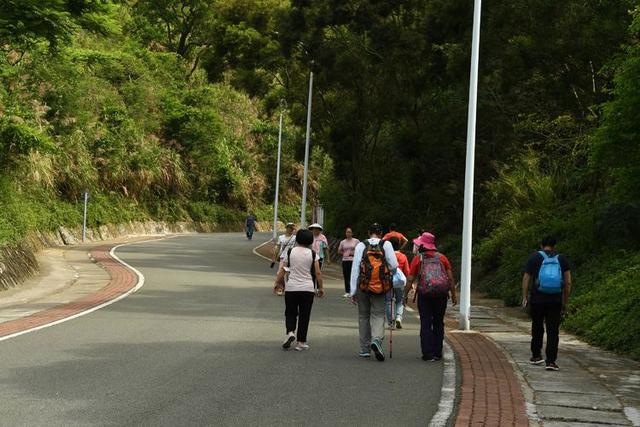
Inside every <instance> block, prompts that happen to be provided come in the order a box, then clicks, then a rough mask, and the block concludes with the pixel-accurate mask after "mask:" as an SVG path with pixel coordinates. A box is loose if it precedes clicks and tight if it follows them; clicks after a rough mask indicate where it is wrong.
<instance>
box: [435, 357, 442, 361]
mask: <svg viewBox="0 0 640 427" xmlns="http://www.w3.org/2000/svg"><path fill="white" fill-rule="evenodd" d="M438 360H442V356H433V361H434V362H437V361H438Z"/></svg>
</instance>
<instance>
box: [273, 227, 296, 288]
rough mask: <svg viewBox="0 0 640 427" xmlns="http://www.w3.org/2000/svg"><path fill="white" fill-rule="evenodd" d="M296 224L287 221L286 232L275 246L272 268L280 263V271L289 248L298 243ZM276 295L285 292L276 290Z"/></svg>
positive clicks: (280, 236)
mask: <svg viewBox="0 0 640 427" xmlns="http://www.w3.org/2000/svg"><path fill="white" fill-rule="evenodd" d="M295 230H296V225H295V224H294V223H292V222H289V223H287V225H286V226H285V231H284V234H281V235H279V236H278V240H277V241H276V245H275V246H274V247H273V260H272V262H271V268H273V266H274V265H276V263H278V271H280V269H281V268H282V266H283V265H284V257H285V256H286V255H287V252H288V251H289V249H291V248H292V247H294V246H295V245H296V235H295V233H294V232H295ZM276 295H278V296H283V295H284V292H282V291H279V292H276Z"/></svg>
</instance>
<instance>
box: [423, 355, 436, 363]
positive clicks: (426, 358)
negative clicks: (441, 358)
mask: <svg viewBox="0 0 640 427" xmlns="http://www.w3.org/2000/svg"><path fill="white" fill-rule="evenodd" d="M422 360H424V361H425V362H435V361H436V358H435V357H433V356H424V355H423V356H422Z"/></svg>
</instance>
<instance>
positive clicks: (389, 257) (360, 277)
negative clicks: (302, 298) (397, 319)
mask: <svg viewBox="0 0 640 427" xmlns="http://www.w3.org/2000/svg"><path fill="white" fill-rule="evenodd" d="M381 235H382V227H381V226H380V224H378V223H374V224H372V225H371V226H370V227H369V238H368V239H366V240H364V241H363V242H360V243H358V244H357V245H356V249H355V252H354V254H353V267H352V268H351V287H350V294H351V302H352V303H353V304H357V306H358V330H359V332H360V353H359V356H360V357H370V356H371V353H370V351H373V353H374V354H375V356H376V359H378V360H379V361H381V362H383V361H384V359H385V356H384V351H383V348H382V342H383V341H384V315H385V314H384V311H385V294H387V293H388V292H389V291H390V290H391V289H392V275H393V272H394V271H395V270H396V268H398V260H397V259H396V254H395V253H394V252H393V246H391V243H389V242H385V241H384V240H382V239H381V238H380V237H381Z"/></svg>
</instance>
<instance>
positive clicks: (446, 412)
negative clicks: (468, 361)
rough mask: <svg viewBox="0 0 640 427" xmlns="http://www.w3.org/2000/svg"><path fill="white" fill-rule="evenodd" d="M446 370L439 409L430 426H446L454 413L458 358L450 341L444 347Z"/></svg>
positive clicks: (443, 376)
mask: <svg viewBox="0 0 640 427" xmlns="http://www.w3.org/2000/svg"><path fill="white" fill-rule="evenodd" d="M443 350H444V351H443V352H442V356H443V360H444V372H443V374H442V389H441V391H440V402H438V410H437V411H436V413H435V414H434V416H433V418H432V419H431V422H429V427H444V426H446V425H447V423H448V422H449V418H451V414H452V413H453V409H454V403H455V400H456V359H455V357H454V354H453V350H452V349H451V346H450V345H449V343H448V342H446V341H445V342H444V347H443Z"/></svg>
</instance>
